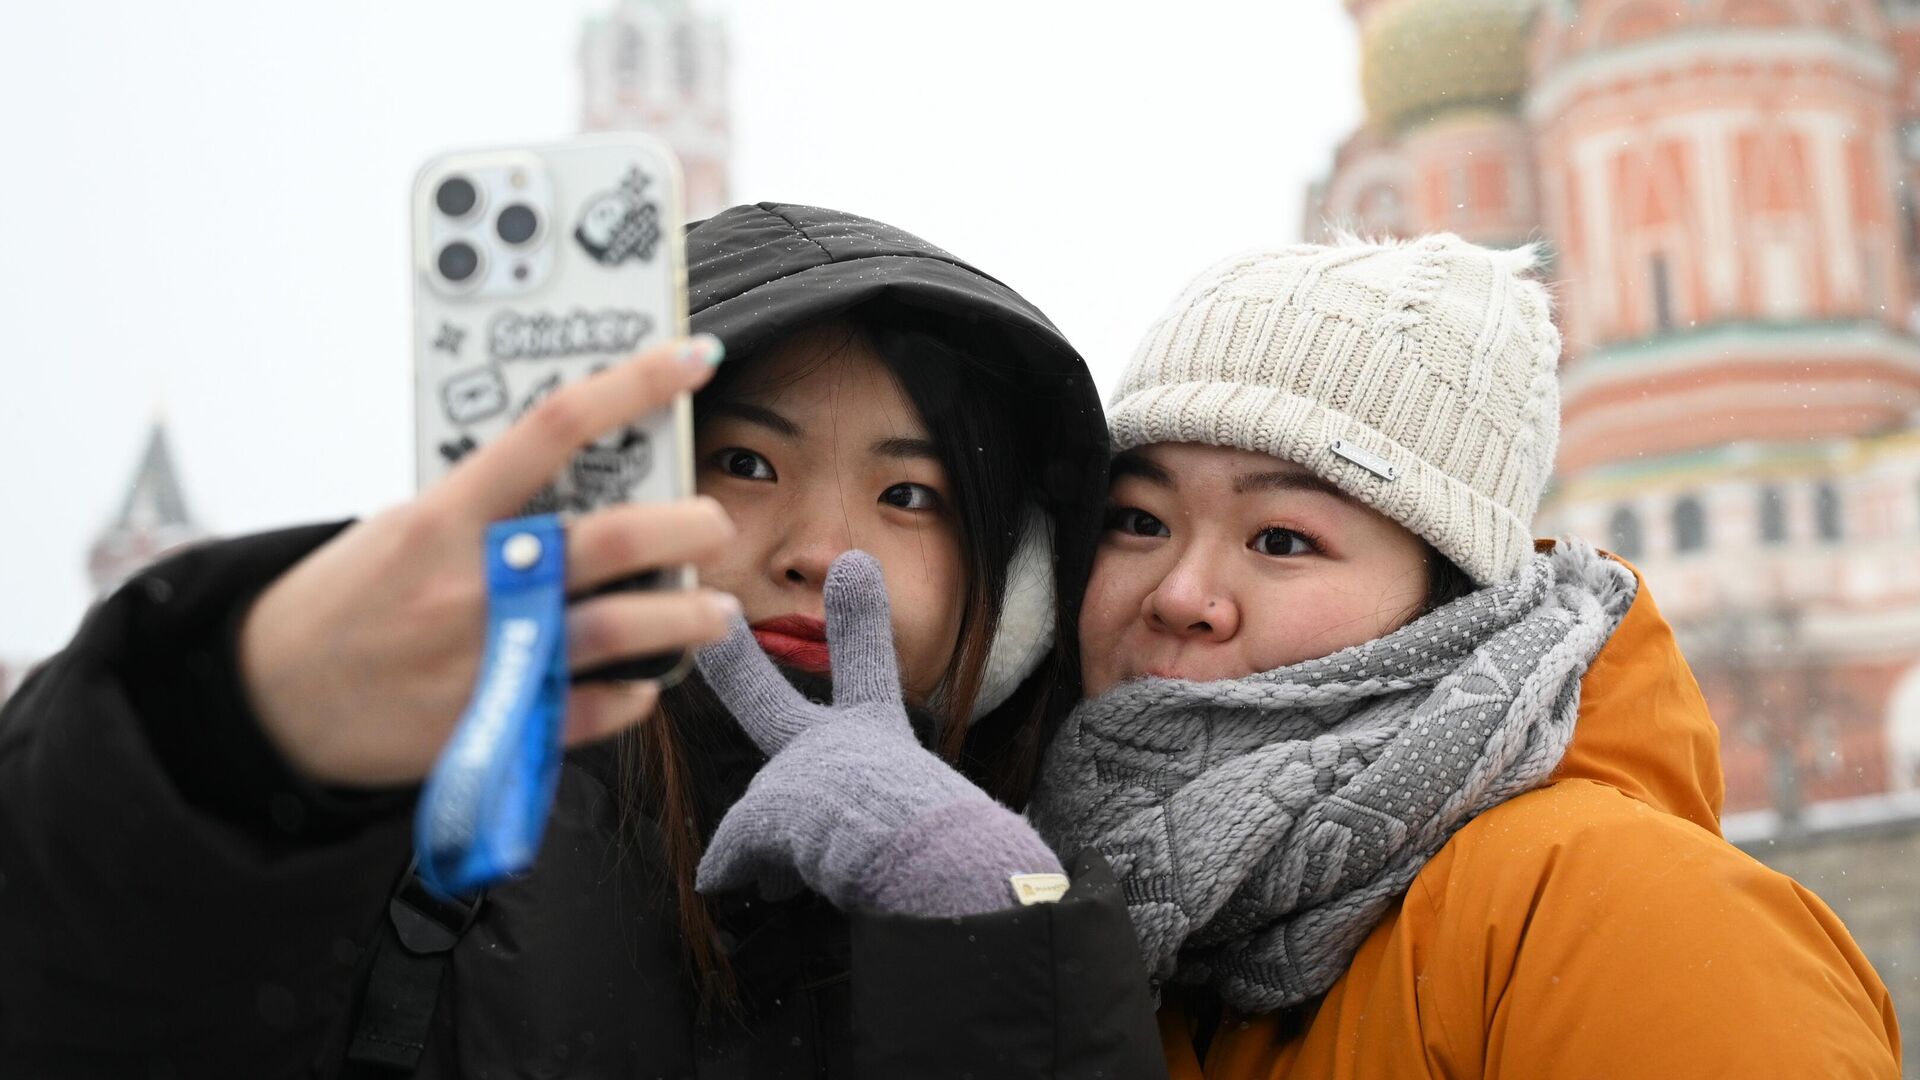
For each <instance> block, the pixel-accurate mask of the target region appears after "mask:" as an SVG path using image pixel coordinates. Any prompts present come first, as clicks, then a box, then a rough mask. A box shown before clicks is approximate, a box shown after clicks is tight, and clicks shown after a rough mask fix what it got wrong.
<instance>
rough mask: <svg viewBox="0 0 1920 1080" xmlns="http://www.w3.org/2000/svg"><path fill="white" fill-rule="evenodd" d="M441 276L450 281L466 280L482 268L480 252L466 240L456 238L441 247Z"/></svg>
mask: <svg viewBox="0 0 1920 1080" xmlns="http://www.w3.org/2000/svg"><path fill="white" fill-rule="evenodd" d="M439 264H440V276H441V277H443V278H446V279H447V280H448V281H456V282H457V281H465V280H467V279H468V278H470V277H472V276H473V272H474V271H475V270H478V269H480V253H479V252H477V251H475V250H473V245H472V244H469V243H467V242H466V241H465V240H455V241H454V242H453V243H451V244H448V245H447V246H446V247H443V248H441V249H440V259H439Z"/></svg>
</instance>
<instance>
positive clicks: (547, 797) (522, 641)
mask: <svg viewBox="0 0 1920 1080" xmlns="http://www.w3.org/2000/svg"><path fill="white" fill-rule="evenodd" d="M486 558H487V650H486V658H485V661H484V662H483V663H482V665H481V668H480V676H479V678H478V679H477V680H476V681H475V685H474V692H473V698H472V700H471V701H469V702H468V703H467V709H466V712H465V713H463V714H462V715H461V717H460V724H459V727H457V728H455V729H454V733H453V738H452V739H450V740H449V741H448V742H447V745H446V748H445V749H444V750H442V751H441V752H440V760H439V761H437V762H435V763H434V766H433V773H432V775H430V776H429V777H427V784H426V788H425V790H423V791H422V792H421V795H420V807H419V811H418V813H417V815H416V816H415V818H414V825H413V834H414V850H415V854H416V856H417V857H418V859H419V873H420V877H421V879H422V880H423V881H425V882H426V884H427V885H428V886H429V887H431V888H433V889H436V890H438V891H439V892H441V893H442V894H444V895H446V896H466V895H470V894H472V893H474V892H477V891H479V890H480V889H482V888H484V887H485V886H487V885H488V884H490V883H492V882H495V881H498V880H500V879H501V878H503V877H506V876H508V875H510V874H515V873H519V872H520V871H522V870H525V869H526V868H527V867H529V866H531V865H533V857H534V855H535V854H536V853H537V852H538V851H539V849H540V836H541V834H542V833H543V832H544V831H545V830H546V825H547V815H548V814H549V813H550V812H551V811H552V809H553V794H554V788H555V786H556V783H557V781H558V780H559V776H560V731H561V726H562V724H563V722H564V721H565V718H566V702H567V682H568V680H567V631H566V608H567V596H566V578H567V575H566V537H565V535H564V534H563V532H562V530H561V525H560V519H559V518H558V517H557V516H555V515H552V514H546V515H542V516H539V517H528V518H517V519H515V520H512V521H502V522H498V523H496V524H494V525H493V526H492V527H490V528H489V529H488V530H487V552H486Z"/></svg>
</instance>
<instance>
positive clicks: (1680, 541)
mask: <svg viewBox="0 0 1920 1080" xmlns="http://www.w3.org/2000/svg"><path fill="white" fill-rule="evenodd" d="M1706 546H1707V511H1706V508H1705V507H1703V506H1701V505H1700V499H1699V497H1698V496H1695V495H1686V496H1682V497H1681V499H1680V501H1679V502H1676V503H1674V504H1673V550H1675V551H1699V550H1700V549H1701V548H1703V547H1706Z"/></svg>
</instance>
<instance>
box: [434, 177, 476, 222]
mask: <svg viewBox="0 0 1920 1080" xmlns="http://www.w3.org/2000/svg"><path fill="white" fill-rule="evenodd" d="M479 201H480V193H479V192H478V191H475V190H474V188H473V181H471V180H468V179H467V178H466V177H464V176H449V177H447V178H446V179H445V180H442V181H440V186H439V187H438V188H436V189H434V192H433V205H435V206H437V207H439V208H440V212H441V213H443V214H445V215H447V216H448V217H451V218H457V217H465V216H466V215H467V214H468V213H469V212H470V211H471V210H472V209H473V204H474V203H477V202H479Z"/></svg>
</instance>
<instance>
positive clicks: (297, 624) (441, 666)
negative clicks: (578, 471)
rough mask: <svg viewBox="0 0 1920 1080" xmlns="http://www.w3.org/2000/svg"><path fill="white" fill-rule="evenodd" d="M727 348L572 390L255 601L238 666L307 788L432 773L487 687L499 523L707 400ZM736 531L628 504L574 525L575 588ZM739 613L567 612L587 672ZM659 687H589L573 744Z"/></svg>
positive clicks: (689, 343) (710, 347)
mask: <svg viewBox="0 0 1920 1080" xmlns="http://www.w3.org/2000/svg"><path fill="white" fill-rule="evenodd" d="M722 351H723V350H722V348H721V345H720V342H719V341H718V340H716V339H714V338H711V337H697V338H692V339H689V340H686V341H682V342H677V343H669V344H666V345H662V346H659V347H657V348H654V349H651V350H649V351H647V352H645V353H643V354H641V355H640V356H638V357H636V358H635V359H633V360H630V361H628V362H626V363H624V364H620V365H617V366H615V367H611V368H608V369H607V370H605V371H603V372H600V373H598V374H596V375H593V376H591V377H589V378H586V379H582V380H580V381H578V382H575V383H573V384H571V385H569V386H567V387H565V388H564V389H562V390H560V391H558V392H556V393H554V394H553V395H551V396H549V397H548V398H546V400H544V401H543V402H541V403H540V405H539V406H537V407H536V408H534V409H533V410H532V411H531V412H529V413H528V414H527V415H526V416H525V417H523V418H521V419H520V421H519V422H517V423H516V424H514V425H513V426H512V427H511V428H509V429H508V430H507V431H506V432H505V433H504V434H503V435H501V436H500V438H498V439H497V440H495V441H493V442H492V443H489V444H488V445H486V446H484V447H482V448H481V449H479V450H477V451H475V452H474V453H473V454H472V455H470V456H469V457H467V458H466V459H465V460H464V461H462V462H461V463H460V465H459V466H458V467H457V468H455V469H454V470H453V472H451V473H450V474H448V475H447V477H446V478H445V479H443V480H441V481H440V482H439V483H437V484H435V485H434V486H432V487H431V488H429V489H427V490H426V491H424V492H422V493H421V494H420V495H419V496H417V497H416V498H414V499H413V500H411V501H409V502H407V503H404V504H402V505H400V506H398V507H395V508H394V509H392V510H389V511H387V512H385V513H382V514H379V515H377V516H375V517H373V518H370V519H368V520H366V521H363V522H360V523H358V524H356V525H354V526H353V527H352V528H349V529H347V530H346V531H345V532H342V533H341V534H340V535H339V536H337V537H335V538H334V539H333V540H332V541H330V542H328V543H327V544H326V545H324V546H322V547H321V548H320V549H319V550H317V551H315V552H313V553H312V554H311V555H309V556H308V557H307V558H305V559H303V560H301V561H300V562H299V563H298V564H296V565H295V566H294V567H293V568H292V569H291V570H289V571H287V572H286V573H285V574H283V575H281V577H280V578H279V579H278V580H277V581H275V582H274V583H273V584H272V585H271V586H269V587H268V589H267V590H266V591H265V592H264V593H262V594H261V596H260V598H259V599H258V600H257V601H255V603H254V605H253V607H252V609H251V610H250V611H249V612H248V614H247V617H246V621H245V623H244V624H243V626H242V628H241V634H240V648H239V651H240V668H241V672H242V676H243V678H244V680H245V682H246V688H247V692H248V696H249V698H250V700H251V703H252V705H253V709H254V712H255V713H256V715H257V716H258V717H259V720H260V724H261V727H262V729H263V730H264V731H265V733H266V735H267V737H268V739H269V740H270V741H271V742H272V743H273V744H274V745H275V746H276V747H277V748H278V749H279V750H280V752H281V753H282V755H283V756H285V757H286V758H287V760H288V762H289V763H290V764H292V765H293V766H294V767H295V768H296V769H298V770H299V771H300V772H302V773H304V774H305V775H307V776H309V777H311V778H313V779H316V780H319V781H322V782H328V783H337V784H351V785H362V786H371V785H379V784H396V783H405V782H410V781H415V780H418V779H420V778H421V777H423V776H425V775H426V774H427V771H428V770H429V769H430V768H432V766H433V762H434V759H435V758H436V757H437V756H438V754H439V752H440V749H441V747H442V746H443V745H445V743H446V741H447V739H448V737H449V736H450V735H451V734H452V732H453V728H454V726H455V724H456V722H457V721H458V720H459V718H460V714H461V710H462V708H463V707H464V706H465V704H466V701H467V698H468V696H469V694H471V692H472V690H473V685H474V678H475V676H476V675H477V674H478V671H479V666H480V660H481V652H482V639H483V636H484V634H485V629H486V605H487V588H486V573H485V565H484V560H483V558H482V551H483V542H484V538H485V534H486V529H487V526H488V525H489V524H490V523H492V522H494V521H497V520H501V519H504V518H509V517H512V516H514V514H516V513H517V512H518V511H519V509H520V507H522V506H524V505H525V504H526V502H527V500H529V499H530V498H532V497H533V495H534V494H535V493H536V492H537V491H539V490H540V488H541V487H542V486H543V485H545V484H546V483H547V481H548V480H549V479H551V478H552V476H553V475H554V473H556V472H558V471H559V470H560V468H561V467H562V466H564V465H565V464H566V462H567V461H568V459H570V458H571V457H572V456H573V455H574V454H575V453H577V452H578V451H579V449H580V448H581V447H582V446H585V445H586V444H587V443H589V442H591V441H592V440H593V439H595V438H597V437H599V436H601V435H603V434H605V433H606V432H608V431H610V430H613V429H614V428H617V427H619V426H620V425H622V424H625V423H628V422H630V421H632V420H633V419H634V418H635V417H638V416H642V415H644V414H646V413H649V412H652V411H654V410H655V409H659V408H662V407H664V406H665V405H667V404H668V403H670V402H671V401H672V400H673V399H674V397H675V396H676V395H678V394H681V393H686V392H690V391H692V390H695V389H697V388H698V387H700V386H701V385H703V384H705V383H706V381H707V380H708V379H709V378H710V377H711V376H712V372H713V366H714V365H715V364H716V363H718V362H719V359H720V356H721V354H722ZM732 535H733V526H732V524H731V523H730V522H729V521H728V520H727V517H726V514H725V513H724V512H723V511H722V510H721V509H720V507H719V504H717V503H715V502H714V501H713V500H711V499H705V498H701V499H690V500H687V501H685V502H680V503H673V504H667V505H661V504H639V503H633V504H624V505H620V506H614V507H609V508H607V509H604V510H600V511H596V512H594V513H591V514H587V515H583V516H581V517H580V518H578V519H576V520H574V521H573V522H572V523H571V524H570V525H569V527H568V530H567V591H568V592H569V593H578V592H583V591H586V590H590V589H592V588H593V587H595V586H597V585H601V584H605V583H607V582H610V581H615V580H619V579H621V578H624V577H627V576H629V575H633V574H636V573H640V572H643V571H646V570H651V569H655V568H659V567H664V566H674V565H678V564H682V563H687V562H694V561H698V560H699V559H701V558H702V557H703V556H705V555H707V554H709V553H711V552H712V551H714V550H715V549H716V548H717V547H719V545H721V544H722V543H724V542H725V541H726V540H727V539H728V538H730V537H731V536H732ZM738 610H739V605H738V604H737V603H736V602H734V601H733V599H732V598H731V597H728V596H725V595H723V594H720V593H715V592H712V591H710V590H694V591H690V592H688V591H680V592H620V593H612V594H609V595H606V596H599V597H595V598H593V599H591V600H586V601H582V602H580V603H578V604H575V605H574V606H573V607H572V608H571V609H570V611H569V613H568V620H567V621H568V639H569V657H568V662H569V664H570V666H571V668H572V669H573V670H575V671H584V670H589V669H592V668H595V667H599V666H602V665H604V664H606V663H607V662H609V661H611V660H616V659H620V658H625V657H633V656H643V655H649V654H655V653H662V652H669V651H673V650H678V649H684V648H691V647H694V646H697V645H700V644H703V643H705V642H708V641H712V640H714V639H716V638H718V637H720V636H721V635H722V634H723V633H724V632H725V630H726V625H727V620H728V618H729V617H731V615H733V614H734V613H736V612H737V611H738ZM657 695H658V689H657V687H655V686H654V685H653V684H651V683H636V684H612V683H585V684H582V685H579V686H576V687H575V688H574V689H573V691H572V692H571V694H570V695H569V697H568V701H567V727H566V735H565V738H566V741H567V742H568V743H569V744H573V743H578V742H584V741H588V740H591V739H596V738H600V737H604V736H606V735H610V734H612V733H614V732H616V731H619V730H620V729H622V728H624V727H627V726H629V725H632V724H635V723H638V722H639V721H641V720H642V719H644V718H645V717H647V716H649V715H651V713H652V711H653V708H654V704H655V701H656V699H657Z"/></svg>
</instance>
